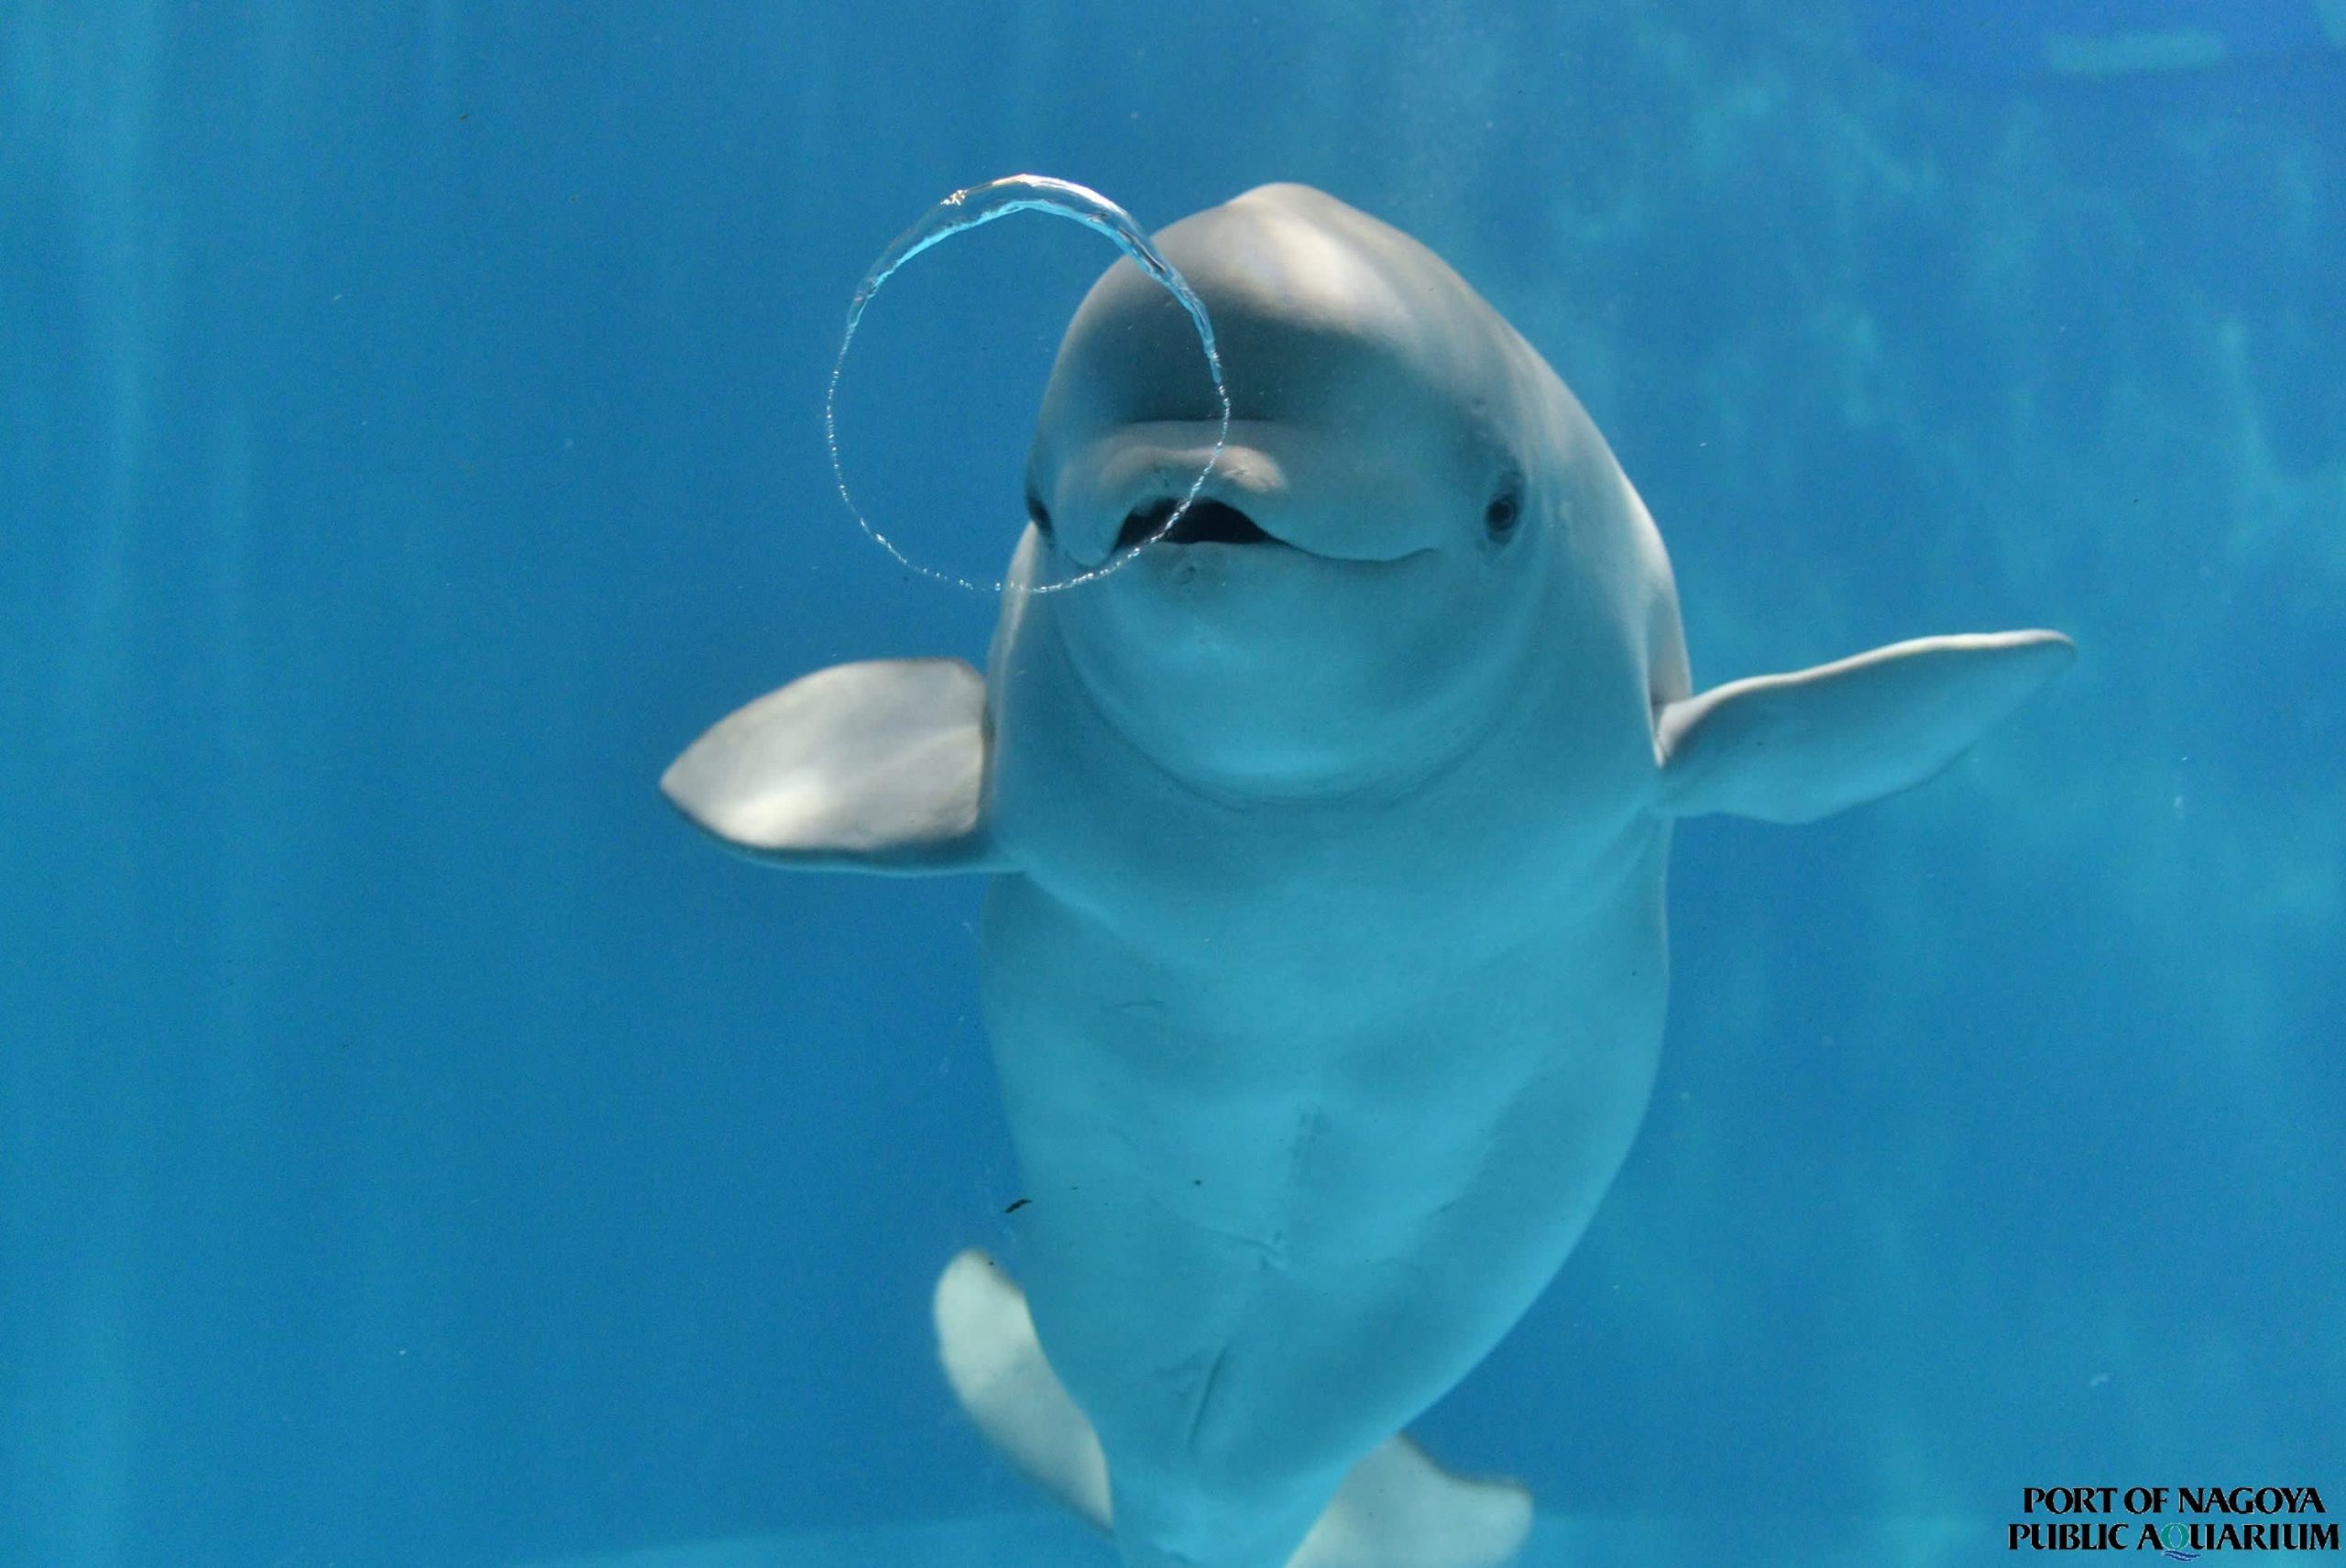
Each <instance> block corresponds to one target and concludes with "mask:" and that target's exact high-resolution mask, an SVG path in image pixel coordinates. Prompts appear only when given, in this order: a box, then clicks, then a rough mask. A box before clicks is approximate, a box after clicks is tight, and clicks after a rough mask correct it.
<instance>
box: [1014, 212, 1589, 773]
mask: <svg viewBox="0 0 2346 1568" xmlns="http://www.w3.org/2000/svg"><path fill="white" fill-rule="evenodd" d="M1156 237H1157V245H1158V246H1159V247H1160V248H1161V249H1162V250H1163V251H1164V253H1165V255H1166V256H1167V258H1168V259H1170V260H1171V261H1172V263H1173V264H1174V266H1175V267H1177V268H1178V269H1179V270H1180V271H1181V273H1182V275H1183V276H1184V278H1186V279H1187V280H1188V281H1189V284H1190V286H1191V287H1192V288H1193V289H1194V290H1195V291H1197V293H1198V295H1199V297H1200V299H1201V300H1202V302H1204V305H1205V308H1206V311H1207V313H1208V314H1209V316H1210V318H1211V321H1212V323H1213V326H1214V331H1215V334H1216V337H1217V339H1218V341H1219V344H1220V347H1221V353H1222V364H1223V369H1224V377H1225V380H1226V384H1227V387H1228V389H1229V394H1230V399H1231V423H1230V432H1229V438H1228V443H1227V444H1226V445H1225V447H1224V448H1223V450H1222V453H1221V455H1220V456H1219V457H1214V458H1213V459H1212V466H1211V472H1210V473H1208V475H1207V477H1206V479H1205V482H1204V485H1203V488H1202V489H1201V490H1200V492H1199V496H1198V499H1197V500H1196V501H1195V502H1194V503H1193V504H1192V505H1191V506H1190V507H1189V510H1187V511H1186V512H1185V513H1184V514H1183V515H1181V517H1180V518H1179V519H1178V521H1177V522H1176V523H1175V525H1174V527H1173V528H1172V529H1171V531H1170V532H1167V533H1166V534H1165V535H1164V537H1162V538H1158V539H1155V540H1153V541H1151V535H1153V534H1156V533H1157V532H1159V530H1160V529H1161V528H1162V526H1163V524H1164V522H1165V521H1166V519H1167V517H1168V515H1169V514H1170V513H1171V512H1172V510H1173V509H1174V508H1175V506H1176V505H1177V504H1178V502H1179V500H1180V499H1181V498H1182V497H1183V496H1185V495H1187V494H1188V493H1189V488H1190V486H1191V485H1192V483H1194V482H1195V481H1196V480H1197V478H1198V476H1199V474H1200V471H1201V470H1204V469H1205V468H1206V466H1207V464H1208V460H1209V458H1210V457H1211V456H1212V453H1213V444H1214V440H1215V435H1216V433H1217V430H1218V427H1219V414H1220V404H1219V402H1218V400H1217V399H1216V397H1215V393H1214V389H1213V383H1212V379H1211V375H1210V373H1209V371H1208V369H1207V366H1206V361H1205V356H1204V355H1203V353H1202V351H1201V349H1200V344H1199V341H1198V338H1197V334H1196V332H1195V329H1194V326H1193V324H1192V323H1191V322H1190V320H1189V317H1188V315H1187V314H1186V313H1184V312H1183V310H1182V309H1181V307H1180V305H1179V304H1178V302H1176V301H1175V300H1174V299H1173V298H1172V296H1171V295H1170V294H1169V293H1168V292H1167V291H1165V290H1164V289H1162V288H1161V287H1159V286H1158V285H1157V283H1155V282H1153V281H1151V280H1149V279H1147V278H1146V276H1145V275H1144V274H1143V273H1142V272H1141V270H1140V269H1138V268H1137V267H1135V265H1134V264H1133V263H1132V262H1130V261H1129V260H1127V261H1122V262H1119V263H1118V264H1117V265H1116V266H1115V267H1113V268H1112V269H1109V271H1108V272H1107V273H1106V274H1105V275H1104V276H1102V278H1101V280H1099V282H1098V283H1097V284H1096V285H1095V286H1094V287H1093V288H1092V290H1091V292H1090V294H1089V295H1088V296H1087V297H1086V298H1085V300H1084V302H1083V303H1082V306H1081V308H1080V309H1079V310H1078V312H1077V313H1076V315H1075V317H1074V320H1073V321H1072V322H1071V323H1070V324H1069V328H1068V331H1067V334H1066V338H1065V340H1064V342H1063V343H1062V345H1061V346H1060V349H1059V353H1058V359H1057V361H1056V364H1055V366H1054V367H1053V371H1052V376H1051V380H1050V384H1049V388H1048V389H1047V392H1046V393H1045V396H1044V400H1043V406H1042V411H1041V416H1040V420H1039V423H1038V428H1037V432H1036V439H1035V444H1034V449H1033V453H1032V455H1031V457H1030V459H1029V462H1028V467H1027V506H1028V511H1029V515H1030V518H1031V521H1032V528H1031V529H1030V532H1029V534H1028V537H1027V539H1026V540H1025V544H1024V546H1023V548H1022V559H1021V563H1020V568H1019V569H1020V571H1022V572H1023V573H1025V574H1026V575H1028V576H1032V577H1035V578H1038V579H1042V580H1064V579H1065V578H1067V577H1069V576H1076V575H1078V574H1080V573H1082V572H1086V571H1089V570H1091V569H1093V568H1096V567H1099V566H1100V565H1102V564H1104V563H1107V562H1108V561H1110V560H1111V558H1112V557H1113V556H1114V555H1116V554H1118V553H1119V552H1120V551H1130V550H1134V549H1135V548H1136V549H1137V550H1138V554H1137V555H1136V557H1135V558H1134V559H1131V560H1128V561H1124V562H1123V563H1122V564H1121V565H1119V566H1118V567H1117V569H1116V570H1115V571H1113V572H1111V573H1109V574H1107V575H1106V576H1102V577H1101V578H1099V579H1098V580H1096V581H1091V582H1087V583H1083V584H1080V585H1079V586H1076V587H1072V588H1070V589H1069V591H1068V592H1065V593H1063V594H1058V595H1054V596H1051V608H1050V620H1052V621H1053V622H1054V623H1055V625H1056V627H1057V630H1058V635H1059V639H1060V641H1061V642H1062V644H1063V646H1064V648H1065V652H1066V656H1067V659H1068V662H1069V667H1070V669H1071V672H1072V674H1073V675H1074V677H1075V679H1076V681H1077V682H1078V683H1079V684H1080V686H1081V687H1082V689H1083V690H1084V692H1085V694H1086V695H1087V696H1088V697H1089V698H1090V700H1091V703H1092V704H1093V706H1094V707H1096V708H1097V709H1098V710H1099V711H1100V712H1101V713H1102V715H1103V716H1104V717H1105V718H1107V720H1108V721H1109V722H1110V723H1111V724H1112V725H1113V727H1114V728H1115V729H1118V730H1120V731H1121V732H1122V733H1123V734H1124V736H1125V737H1126V738H1127V739H1129V740H1131V741H1132V742H1133V743H1134V744H1135V745H1136V746H1138V747H1139V748H1140V749H1141V750H1142V751H1145V752H1146V753H1147V754H1148V755H1150V756H1151V757H1152V758H1153V759H1155V760H1156V761H1157V762H1160V763H1161V764H1163V765H1164V766H1165V767H1166V768H1168V770H1169V771H1171V772H1172V773H1176V774H1177V775H1179V776H1182V777H1185V778H1188V779H1190V780H1193V781H1198V782H1200V783H1204V784H1211V785H1219V786H1222V787H1225V788H1229V789H1233V790H1239V791H1248V790H1255V791H1263V792H1269V793H1295V792H1305V793H1310V792H1323V791H1343V790H1345V789H1349V788H1355V787H1360V786H1364V785H1369V784H1375V783H1376V782H1378V781H1380V780H1407V779H1408V778H1409V777H1411V776H1418V777H1422V776H1423V775H1424V774H1425V773H1426V772H1427V771H1429V770H1430V769H1431V768H1434V767H1438V766H1439V765H1440V764H1441V763H1442V762H1444V761H1445V760H1447V759H1448V758H1450V757H1453V756H1454V755H1457V754H1459V753H1460V752H1461V751H1464V749H1466V748H1468V747H1471V746H1472V745H1473V744H1474V740H1475V738H1476V736H1477V735H1478V734H1481V733H1483V732H1485V731H1486V730H1488V729H1490V728H1491V727H1492V726H1493V725H1495V724H1496V723H1497V722H1499V721H1500V718H1501V716H1502V715H1503V713H1504V711H1505V708H1506V704H1507V699H1508V696H1509V694H1510V693H1511V692H1513V691H1515V690H1517V689H1518V688H1519V687H1520V686H1521V685H1522V684H1523V681H1524V679H1525V676H1526V671H1527V666H1528V664H1529V662H1530V661H1531V660H1532V659H1534V658H1535V657H1536V656H1538V652H1539V645H1540V643H1541V642H1542V641H1551V640H1549V639H1544V638H1543V637H1541V636H1540V635H1537V634H1538V633H1540V620H1542V618H1543V615H1544V614H1545V613H1546V612H1547V611H1548V610H1550V609H1552V608H1553V600H1554V594H1553V591H1552V587H1551V578H1552V577H1553V576H1554V574H1555V571H1556V568H1557V565H1558V564H1559V561H1560V558H1561V557H1562V556H1564V555H1566V554H1569V553H1570V551H1571V548H1572V542H1571V540H1570V539H1569V537H1568V536H1567V534H1568V530H1567V522H1568V520H1569V519H1570V518H1571V517H1572V516H1573V513H1574V512H1575V511H1576V510H1585V504H1586V502H1587V501H1588V500H1589V499H1591V498H1590V497H1588V496H1586V495H1584V494H1582V493H1580V492H1582V491H1584V489H1586V488H1587V486H1586V484H1585V478H1584V471H1585V470H1586V469H1587V468H1588V467H1589V466H1590V465H1589V464H1587V463H1585V462H1583V461H1581V459H1583V458H1584V457H1589V456H1595V457H1596V458H1597V459H1599V461H1598V463H1597V464H1596V465H1595V466H1597V467H1598V468H1599V469H1601V470H1602V471H1603V472H1605V473H1607V474H1611V475H1613V476H1616V477H1617V473H1618V470H1617V468H1616V467H1615V466H1614V465H1613V463H1612V459H1611V456H1610V455H1609V453H1606V451H1605V450H1604V446H1603V443H1602V440H1601V438H1599V437H1598V436H1597V435H1596V433H1595V430H1594V428H1593V427H1591V426H1589V425H1588V423H1587V421H1586V419H1585V417H1584V416H1583V415H1581V414H1580V412H1579V409H1578V405H1577V404H1576V403H1573V400H1572V399H1571V396H1570V394H1569V393H1568V392H1566V391H1565V390H1564V389H1563V388H1562V383H1561V382H1559V381H1557V380H1556V378H1555V377H1554V375H1553V374H1552V373H1551V372H1550V371H1549V370H1548V368H1547V367H1546V366H1545V365H1544V364H1543V363H1542V362H1541V361H1540V358H1539V356H1538V355H1537V354H1536V353H1534V352H1533V351H1532V350H1531V349H1530V348H1529V345H1526V344H1525V343H1524V342H1523V340H1522V339H1521V338H1520V337H1519V336H1518V334H1516V333H1515V332H1514V330H1513V329H1512V328H1510V327H1509V326H1508V325H1507V323H1505V322H1504V321H1503V320H1501V319H1500V318H1499V316H1498V315H1497V314H1496V313H1495V312H1494V311H1492V310H1491V308H1490V307H1489V306H1488V305H1486V304H1485V302H1483V301H1482V300H1481V298H1480V297H1479V296H1477V295H1476V294H1475V293H1474V291H1473V290H1472V289H1471V288H1469V287H1468V286H1467V284H1466V283H1465V282H1464V280H1462V279H1461V278H1460V277H1459V276H1458V275H1457V274H1456V273H1455V272H1453V271H1452V270H1451V269H1450V268H1449V267H1448V266H1447V265H1445V264H1444V263H1443V262H1442V260H1441V258H1438V257H1436V256H1435V255H1434V254H1433V253H1432V252H1431V251H1430V250H1428V249H1426V248H1425V247H1423V246H1421V245H1420V244H1418V243H1417V242H1416V241H1415V240H1412V239H1411V238H1409V236H1406V235H1404V234H1402V233H1400V232H1399V231H1398V230H1397V229H1394V228H1391V227H1389V226H1387V225H1385V224H1382V223H1379V222H1378V221H1376V219H1374V218H1371V217H1369V216H1367V215H1366V214H1363V213H1360V212H1357V211H1355V210H1354V209H1353V208H1351V207H1348V206H1346V205H1345V204H1343V203H1341V202H1339V201H1337V200H1335V199H1334V198H1332V197H1330V196H1327V195H1324V194H1322V193H1321V192H1317V191H1313V190H1310V189H1309V188H1306V187H1303V186H1299V185H1271V186H1265V187H1262V188H1260V189H1257V190H1255V191H1251V192H1247V193H1246V194H1244V195H1243V196H1240V197H1238V198H1237V199H1236V200H1234V201H1232V202H1230V203H1226V204H1224V205H1222V206H1219V207H1214V208H1211V209H1210V210H1208V211H1206V212H1203V213H1200V214H1196V215H1195V216H1192V217H1189V218H1186V219H1184V220H1182V221H1181V222H1179V223H1177V224H1175V225H1172V226H1171V227H1169V228H1168V229H1166V230H1165V231H1164V232H1163V233H1162V234H1160V235H1159V236H1156ZM1600 488H1601V487H1600ZM1604 499H1608V500H1609V499H1610V498H1609V497H1608V498H1604ZM1144 542H1146V543H1144Z"/></svg>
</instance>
